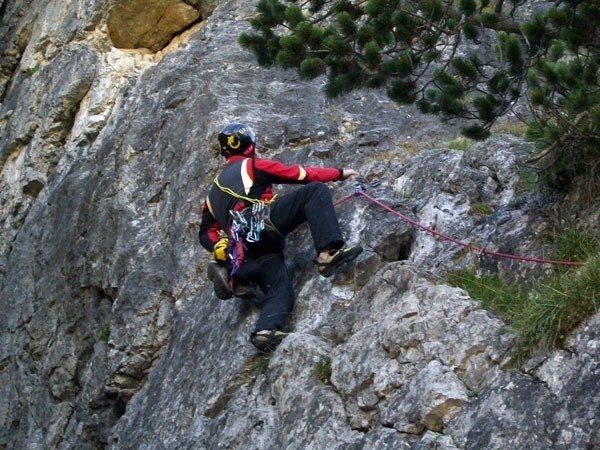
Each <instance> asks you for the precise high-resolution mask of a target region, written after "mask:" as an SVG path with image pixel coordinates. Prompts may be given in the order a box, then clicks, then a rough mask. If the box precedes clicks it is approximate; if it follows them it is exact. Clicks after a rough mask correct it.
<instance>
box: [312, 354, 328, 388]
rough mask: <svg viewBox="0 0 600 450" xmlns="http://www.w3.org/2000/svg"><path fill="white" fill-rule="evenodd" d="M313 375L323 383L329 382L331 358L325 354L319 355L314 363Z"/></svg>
mask: <svg viewBox="0 0 600 450" xmlns="http://www.w3.org/2000/svg"><path fill="white" fill-rule="evenodd" d="M315 375H316V376H317V378H318V379H319V381H322V382H323V383H325V384H329V378H330V377H331V358H330V357H329V356H326V355H321V356H320V357H319V360H318V361H317V364H316V365H315Z"/></svg>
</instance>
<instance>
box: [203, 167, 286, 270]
mask: <svg viewBox="0 0 600 450" xmlns="http://www.w3.org/2000/svg"><path fill="white" fill-rule="evenodd" d="M214 183H215V186H217V187H218V188H219V189H220V190H221V191H223V192H225V193H226V194H228V195H231V196H232V197H235V198H238V199H240V200H244V201H245V202H247V203H250V204H251V205H252V206H247V207H246V208H243V209H241V210H239V211H236V210H230V211H229V214H230V215H231V216H232V217H233V220H232V223H231V229H230V231H229V243H228V245H227V255H228V257H229V261H230V262H231V271H230V275H231V276H233V275H234V274H235V273H236V272H237V270H238V269H239V268H240V266H241V264H242V262H244V251H245V250H246V245H245V242H250V243H251V242H258V241H259V240H260V233H261V232H262V231H263V230H265V229H266V230H267V232H269V233H271V234H273V235H275V236H279V237H281V234H280V233H279V231H278V230H277V229H276V228H275V227H274V226H273V223H272V222H271V219H270V216H269V205H270V203H271V202H272V201H273V200H275V197H276V195H274V196H273V197H272V198H270V199H268V200H260V199H256V198H251V197H246V196H244V195H241V194H238V193H237V192H235V191H233V190H232V189H229V188H228V187H226V186H223V185H221V183H219V177H218V176H217V177H215V179H214Z"/></svg>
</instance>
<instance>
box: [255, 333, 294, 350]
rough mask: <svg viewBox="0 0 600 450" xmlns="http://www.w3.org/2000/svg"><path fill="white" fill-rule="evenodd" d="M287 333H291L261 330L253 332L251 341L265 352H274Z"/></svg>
mask: <svg viewBox="0 0 600 450" xmlns="http://www.w3.org/2000/svg"><path fill="white" fill-rule="evenodd" d="M287 335H289V333H284V332H283V331H279V330H261V331H257V332H255V333H252V335H251V336H250V342H252V344H253V345H254V346H255V347H256V348H257V349H259V350H260V351H261V352H263V353H266V352H272V351H274V350H275V349H276V348H277V346H278V345H279V344H281V341H283V340H284V339H285V337H286V336H287Z"/></svg>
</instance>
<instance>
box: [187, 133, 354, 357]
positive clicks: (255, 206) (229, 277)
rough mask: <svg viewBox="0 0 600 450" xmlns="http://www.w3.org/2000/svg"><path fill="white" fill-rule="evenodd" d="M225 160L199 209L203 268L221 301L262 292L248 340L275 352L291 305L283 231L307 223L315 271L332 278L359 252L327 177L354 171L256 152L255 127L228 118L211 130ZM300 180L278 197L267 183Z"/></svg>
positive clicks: (338, 177)
mask: <svg viewBox="0 0 600 450" xmlns="http://www.w3.org/2000/svg"><path fill="white" fill-rule="evenodd" d="M218 144H219V148H220V153H221V155H222V156H223V157H225V166H224V168H223V170H222V171H221V173H220V174H219V175H218V176H217V177H216V178H215V180H214V182H213V184H212V186H211V187H210V190H209V192H208V196H207V197H206V200H205V202H204V204H203V207H202V220H201V223H200V231H199V238H200V243H201V244H202V246H203V247H204V248H205V249H206V250H208V251H209V252H212V254H213V257H214V259H215V262H214V263H210V264H209V267H208V277H209V278H210V279H211V280H212V281H213V284H214V289H215V294H216V295H217V297H219V298H221V299H227V298H231V297H232V296H236V297H247V296H250V295H252V290H251V289H250V290H249V289H248V288H249V286H251V285H253V284H256V285H257V286H258V287H260V289H261V290H262V291H263V293H264V300H263V302H262V307H261V312H260V316H259V319H258V321H257V323H256V326H255V331H254V332H253V333H252V334H251V336H250V342H252V344H254V346H255V347H256V348H258V349H259V350H261V351H271V350H274V349H275V348H276V347H277V345H279V343H281V341H282V340H283V338H284V337H285V336H286V335H287V334H286V333H285V332H284V331H283V329H284V326H285V324H286V321H287V318H288V315H289V314H290V312H291V311H292V309H293V306H294V291H293V284H292V279H291V276H290V273H289V272H288V269H287V268H286V265H285V261H284V256H283V248H284V241H285V236H286V235H288V234H289V233H290V232H292V231H293V230H295V229H296V228H297V227H298V226H299V225H301V224H302V223H304V222H307V223H308V226H309V229H310V232H311V236H312V239H313V244H314V248H315V250H316V254H317V259H316V260H315V263H316V266H317V269H318V271H319V273H320V274H321V275H322V276H324V277H330V276H332V275H333V274H334V273H335V272H336V270H337V269H338V268H339V267H340V266H341V265H342V264H345V263H347V262H350V261H352V260H354V259H355V258H356V257H357V256H358V255H359V254H360V253H361V252H362V247H361V246H358V245H357V246H354V247H346V246H344V239H343V237H342V233H341V230H340V226H339V223H338V220H337V216H336V214H335V210H334V206H333V203H332V199H331V193H330V192H329V188H328V187H327V186H326V185H325V184H324V183H325V182H328V181H337V180H345V179H346V178H348V177H350V176H351V175H354V174H356V171H355V170H353V169H337V168H328V167H302V166H299V165H291V166H288V165H285V164H283V163H281V162H278V161H274V160H268V159H262V158H259V157H258V156H257V155H256V152H255V148H256V136H255V133H254V130H252V128H250V127H249V126H247V125H245V124H243V123H238V122H234V123H230V124H228V125H226V126H225V127H224V128H223V129H222V130H221V131H220V132H219V135H218ZM284 183H285V184H303V186H302V187H300V188H298V189H295V190H293V191H290V192H288V193H286V194H285V195H282V196H280V197H278V196H276V195H274V193H273V189H272V187H273V184H284Z"/></svg>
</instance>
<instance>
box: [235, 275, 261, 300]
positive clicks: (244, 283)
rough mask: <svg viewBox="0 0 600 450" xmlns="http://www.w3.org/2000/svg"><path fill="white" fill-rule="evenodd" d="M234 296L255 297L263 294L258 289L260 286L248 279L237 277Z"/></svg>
mask: <svg viewBox="0 0 600 450" xmlns="http://www.w3.org/2000/svg"><path fill="white" fill-rule="evenodd" d="M233 296H234V297H237V298H245V299H255V298H260V297H262V295H261V294H260V292H259V291H258V287H257V286H256V285H255V284H254V283H253V282H252V281H248V280H242V279H239V278H235V279H234V280H233Z"/></svg>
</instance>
